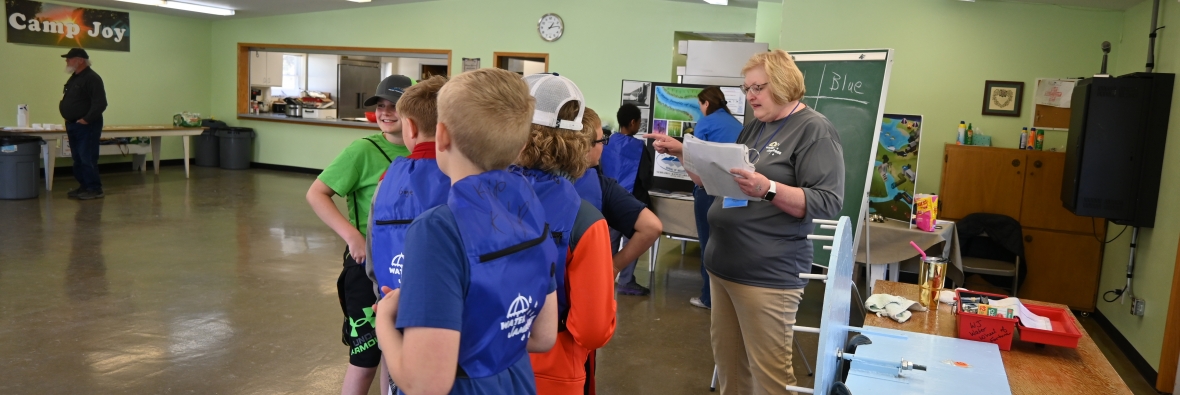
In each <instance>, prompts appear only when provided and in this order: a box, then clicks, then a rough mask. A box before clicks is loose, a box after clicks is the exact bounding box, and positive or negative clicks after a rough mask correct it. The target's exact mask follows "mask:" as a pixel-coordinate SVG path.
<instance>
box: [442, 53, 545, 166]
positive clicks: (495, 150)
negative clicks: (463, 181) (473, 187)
mask: <svg viewBox="0 0 1180 395" xmlns="http://www.w3.org/2000/svg"><path fill="white" fill-rule="evenodd" d="M532 119H533V98H532V96H529V87H528V85H525V83H524V81H523V80H521V79H520V75H519V74H516V73H513V72H511V71H508V70H502V69H492V68H486V69H479V70H475V71H468V72H466V73H463V74H459V75H458V76H456V77H454V78H452V79H451V80H450V81H449V82H447V83H446V84H445V85H443V87H442V89H441V90H440V91H439V92H438V121H439V123H441V124H444V125H446V126H447V131H448V132H449V133H450V135H451V139H452V140H453V142H454V144H455V147H456V148H457V149H458V150H459V152H460V153H462V154H463V156H465V157H467V159H468V160H470V161H471V163H472V164H475V165H476V166H478V167H479V168H480V169H481V170H485V171H487V170H495V169H503V168H506V167H508V165H510V164H512V162H513V161H514V160H516V157H517V155H518V154H520V149H521V147H523V146H524V145H525V143H526V142H527V141H528V140H529V125H530V124H532Z"/></svg>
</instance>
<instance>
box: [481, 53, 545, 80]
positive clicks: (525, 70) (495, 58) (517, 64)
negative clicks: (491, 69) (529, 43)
mask: <svg viewBox="0 0 1180 395" xmlns="http://www.w3.org/2000/svg"><path fill="white" fill-rule="evenodd" d="M492 63H493V64H494V65H495V67H496V68H498V69H504V70H508V71H511V72H514V73H517V74H520V75H521V76H526V75H532V74H536V73H548V72H549V54H547V53H526V52H496V53H493V54H492Z"/></svg>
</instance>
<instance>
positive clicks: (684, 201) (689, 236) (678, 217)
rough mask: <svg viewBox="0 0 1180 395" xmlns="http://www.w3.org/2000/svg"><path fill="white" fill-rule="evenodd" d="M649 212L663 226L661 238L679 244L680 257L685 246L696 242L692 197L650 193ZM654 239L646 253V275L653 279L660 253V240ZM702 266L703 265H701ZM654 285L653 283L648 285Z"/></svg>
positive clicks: (694, 212) (677, 194)
mask: <svg viewBox="0 0 1180 395" xmlns="http://www.w3.org/2000/svg"><path fill="white" fill-rule="evenodd" d="M650 194H651V206H652V207H651V211H652V212H653V213H655V215H656V217H657V218H659V219H660V222H662V223H663V224H664V232H663V234H662V235H661V236H663V237H667V238H669V239H672V240H676V241H679V242H680V255H684V249H685V244H686V243H688V242H690V241H692V242H695V241H697V223H696V211H695V209H694V207H695V206H694V205H693V204H694V203H693V202H694V199H693V197H692V195H684V194H679V193H675V194H673V193H660V192H650ZM663 237H658V238H656V241H655V243H653V244H652V246H651V249H650V250H649V252H648V264H647V268H648V274H649V275H650V276H651V277H650V278H651V279H652V280H654V279H655V274H656V261H657V259H656V258H657V257H658V254H657V253H658V252H659V251H660V239H662V238H663ZM702 264H703V263H702ZM650 284H654V283H649V286H650Z"/></svg>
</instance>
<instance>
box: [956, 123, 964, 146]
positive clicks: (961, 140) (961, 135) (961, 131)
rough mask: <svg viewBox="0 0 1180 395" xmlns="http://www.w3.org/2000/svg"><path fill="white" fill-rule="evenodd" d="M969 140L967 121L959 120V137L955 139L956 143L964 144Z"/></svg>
mask: <svg viewBox="0 0 1180 395" xmlns="http://www.w3.org/2000/svg"><path fill="white" fill-rule="evenodd" d="M965 142H967V123H966V122H963V121H959V138H958V139H956V140H955V145H963V143H965Z"/></svg>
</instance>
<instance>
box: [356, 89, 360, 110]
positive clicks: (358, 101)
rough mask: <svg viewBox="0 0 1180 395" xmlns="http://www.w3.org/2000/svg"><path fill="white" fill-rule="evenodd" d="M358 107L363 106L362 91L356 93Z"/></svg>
mask: <svg viewBox="0 0 1180 395" xmlns="http://www.w3.org/2000/svg"><path fill="white" fill-rule="evenodd" d="M356 108H361V93H360V92H357V93H356Z"/></svg>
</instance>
